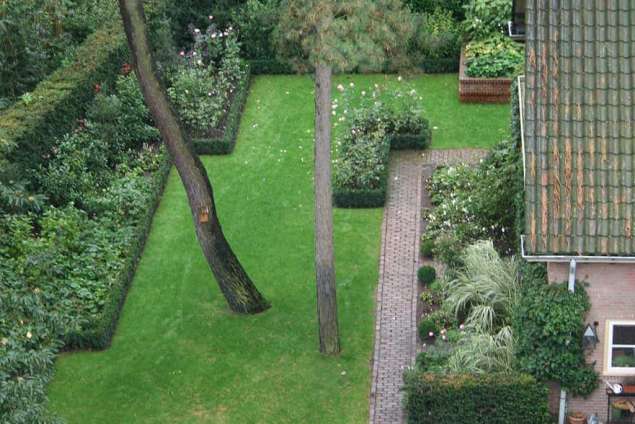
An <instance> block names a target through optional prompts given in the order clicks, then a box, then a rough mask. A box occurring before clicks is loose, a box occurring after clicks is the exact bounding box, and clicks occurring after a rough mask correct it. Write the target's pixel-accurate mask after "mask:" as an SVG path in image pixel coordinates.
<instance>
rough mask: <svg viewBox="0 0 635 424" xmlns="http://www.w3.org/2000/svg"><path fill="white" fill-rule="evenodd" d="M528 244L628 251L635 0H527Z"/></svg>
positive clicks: (534, 248)
mask: <svg viewBox="0 0 635 424" xmlns="http://www.w3.org/2000/svg"><path fill="white" fill-rule="evenodd" d="M526 18H527V22H526V23H527V30H526V52H527V53H526V54H527V57H526V72H525V81H526V86H525V94H526V95H525V96H524V112H523V114H524V150H525V167H526V168H525V190H526V191H525V206H526V207H525V234H526V236H525V237H526V239H525V245H524V248H525V252H526V253H527V254H529V255H546V254H556V255H597V256H634V255H635V239H634V237H633V232H634V230H633V224H634V222H635V219H634V218H635V216H634V214H635V205H634V202H635V201H634V197H633V195H634V193H635V187H634V186H635V146H634V144H635V140H634V134H635V132H634V129H633V119H634V118H635V116H634V113H633V112H634V111H633V96H634V93H633V86H634V79H635V1H632V0H527V13H526Z"/></svg>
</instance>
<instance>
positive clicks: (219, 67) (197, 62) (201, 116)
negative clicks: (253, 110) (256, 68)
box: [168, 24, 246, 134]
mask: <svg viewBox="0 0 635 424" xmlns="http://www.w3.org/2000/svg"><path fill="white" fill-rule="evenodd" d="M192 33H193V37H194V45H193V47H192V50H190V51H188V52H185V51H182V52H181V53H180V57H181V61H180V64H179V66H178V67H177V70H176V71H175V72H174V74H173V75H171V77H170V81H171V86H170V87H169V88H168V95H169V96H170V99H171V100H172V102H173V103H174V105H175V106H176V109H177V111H178V113H179V115H180V116H181V119H183V121H184V122H185V124H186V125H187V126H188V127H189V128H190V130H192V131H194V132H196V133H199V134H206V133H208V132H209V131H210V130H212V129H220V127H221V125H222V123H223V118H224V117H225V116H226V114H227V112H228V110H229V104H230V100H231V97H232V95H233V93H234V92H235V90H236V89H237V87H238V84H239V83H240V81H241V79H242V78H243V77H244V76H245V72H246V71H245V68H244V65H243V63H242V61H241V60H240V56H239V54H240V44H239V43H238V41H237V38H236V33H235V31H234V30H233V28H232V27H231V26H230V27H228V28H227V29H226V30H224V31H220V30H218V29H217V27H216V25H214V24H211V25H210V26H209V27H208V28H207V30H206V31H205V32H204V33H203V32H201V31H200V30H199V29H198V28H194V29H193V30H192Z"/></svg>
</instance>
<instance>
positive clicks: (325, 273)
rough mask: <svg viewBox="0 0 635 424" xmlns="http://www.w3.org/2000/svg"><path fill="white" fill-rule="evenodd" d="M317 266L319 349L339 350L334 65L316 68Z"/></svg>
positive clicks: (330, 353) (331, 351)
mask: <svg viewBox="0 0 635 424" xmlns="http://www.w3.org/2000/svg"><path fill="white" fill-rule="evenodd" d="M315 269H316V286H317V312H318V324H319V328H320V352H322V353H324V354H327V355H334V354H338V353H339V352H340V339H339V331H338V325H337V299H336V290H335V265H334V261H333V200H332V194H331V68H330V66H326V65H317V66H316V68H315Z"/></svg>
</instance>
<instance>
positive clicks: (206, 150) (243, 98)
mask: <svg viewBox="0 0 635 424" xmlns="http://www.w3.org/2000/svg"><path fill="white" fill-rule="evenodd" d="M245 69H246V72H245V76H244V77H243V79H242V80H241V81H240V85H239V86H238V90H237V91H236V95H235V96H234V99H233V101H232V104H231V106H230V107H229V112H227V120H226V121H225V130H224V131H223V135H222V136H221V137H217V138H193V139H192V143H193V145H194V150H195V151H196V153H198V154H199V155H228V154H230V153H231V152H233V151H234V147H236V140H237V139H238V131H239V130H240V118H241V117H242V113H243V109H244V108H245V104H246V103H247V96H248V94H249V86H250V84H251V66H250V65H246V66H245Z"/></svg>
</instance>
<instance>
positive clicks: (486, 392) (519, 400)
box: [404, 371, 550, 424]
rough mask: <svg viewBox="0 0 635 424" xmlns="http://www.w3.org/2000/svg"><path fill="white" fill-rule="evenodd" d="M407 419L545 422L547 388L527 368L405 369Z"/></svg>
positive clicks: (453, 423)
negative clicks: (503, 370)
mask: <svg viewBox="0 0 635 424" xmlns="http://www.w3.org/2000/svg"><path fill="white" fill-rule="evenodd" d="M404 380H405V387H404V390H405V406H406V411H407V413H408V423H409V424H458V423H470V424H547V423H549V422H550V417H549V412H548V407H547V404H548V389H547V387H546V386H545V385H544V384H541V383H538V382H536V380H535V379H534V378H533V377H531V376H528V375H525V374H447V375H445V374H433V373H421V372H418V371H409V372H407V373H406V375H405V378H404Z"/></svg>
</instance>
